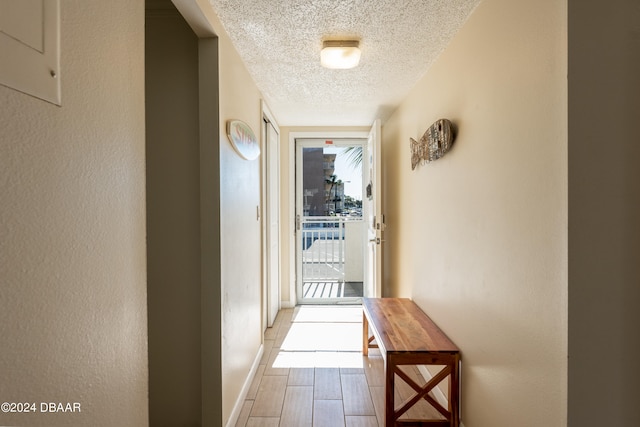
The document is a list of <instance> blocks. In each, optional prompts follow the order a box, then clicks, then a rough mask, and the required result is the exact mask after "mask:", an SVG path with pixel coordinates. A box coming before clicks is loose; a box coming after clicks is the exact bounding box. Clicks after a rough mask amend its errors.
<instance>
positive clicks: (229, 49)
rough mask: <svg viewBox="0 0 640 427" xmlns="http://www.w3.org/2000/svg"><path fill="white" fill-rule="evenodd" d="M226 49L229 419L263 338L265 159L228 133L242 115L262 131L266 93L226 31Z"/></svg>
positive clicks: (223, 184) (225, 360) (223, 216)
mask: <svg viewBox="0 0 640 427" xmlns="http://www.w3.org/2000/svg"><path fill="white" fill-rule="evenodd" d="M218 35H219V49H220V125H221V128H220V192H221V196H220V229H221V242H220V250H221V263H222V375H223V391H224V394H223V419H224V420H225V421H226V420H227V419H228V418H229V416H230V415H231V411H232V409H233V407H234V405H235V404H236V401H237V399H238V397H239V395H240V392H241V389H242V387H243V385H244V383H245V381H246V380H247V378H248V375H249V371H250V368H251V366H252V364H253V362H254V359H255V358H256V356H257V355H258V351H259V348H260V345H261V342H262V317H261V312H262V311H261V289H262V285H261V283H262V282H261V280H262V278H261V270H260V269H261V264H260V263H261V247H260V221H259V220H258V218H257V208H258V206H260V160H259V159H256V160H251V161H248V160H244V159H242V158H241V157H240V156H239V155H238V154H237V153H236V152H235V151H234V149H233V147H232V146H231V144H230V143H229V140H228V138H227V135H226V128H225V126H226V122H227V120H230V119H240V120H243V121H244V122H246V123H247V124H249V125H250V126H251V128H252V129H253V132H254V133H255V134H256V136H258V137H260V134H261V132H260V129H261V127H260V126H261V121H262V117H261V110H260V100H261V94H260V92H259V91H258V89H257V87H256V85H255V83H254V82H253V79H252V78H251V76H250V75H249V73H248V72H247V70H246V68H245V66H244V64H243V63H242V61H241V60H240V57H239V56H238V54H237V52H236V50H235V49H234V47H233V45H232V44H231V42H230V41H229V39H228V37H227V36H226V34H225V33H222V32H221V31H220V32H218Z"/></svg>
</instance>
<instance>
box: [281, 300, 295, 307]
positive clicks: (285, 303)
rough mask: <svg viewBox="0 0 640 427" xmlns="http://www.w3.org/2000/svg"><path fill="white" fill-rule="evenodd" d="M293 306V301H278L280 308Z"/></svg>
mask: <svg viewBox="0 0 640 427" xmlns="http://www.w3.org/2000/svg"><path fill="white" fill-rule="evenodd" d="M295 306H296V305H295V303H294V302H293V301H280V308H294V307H295Z"/></svg>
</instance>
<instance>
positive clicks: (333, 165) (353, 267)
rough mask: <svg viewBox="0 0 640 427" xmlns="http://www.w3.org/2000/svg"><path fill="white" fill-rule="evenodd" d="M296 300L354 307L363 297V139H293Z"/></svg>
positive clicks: (364, 288) (364, 293)
mask: <svg viewBox="0 0 640 427" xmlns="http://www.w3.org/2000/svg"><path fill="white" fill-rule="evenodd" d="M295 144H296V240H297V243H296V272H297V274H296V279H297V280H296V299H297V302H298V304H356V303H358V302H360V301H361V299H362V297H363V296H370V295H369V294H367V293H366V292H365V290H366V285H365V284H364V275H365V273H364V270H365V258H366V243H365V242H366V226H365V224H364V222H365V221H364V218H365V216H364V215H363V210H362V199H363V182H364V180H363V176H364V171H365V169H364V167H363V164H362V162H361V161H359V160H358V159H362V157H363V156H362V154H363V153H364V151H366V140H365V139H364V138H340V139H334V138H331V139H327V138H325V139H321V138H308V139H306V138H300V139H296V142H295Z"/></svg>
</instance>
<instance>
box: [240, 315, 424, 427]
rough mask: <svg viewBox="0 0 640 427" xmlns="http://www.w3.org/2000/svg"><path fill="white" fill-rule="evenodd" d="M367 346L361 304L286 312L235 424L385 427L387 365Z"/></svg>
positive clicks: (270, 334)
mask: <svg viewBox="0 0 640 427" xmlns="http://www.w3.org/2000/svg"><path fill="white" fill-rule="evenodd" d="M361 343H362V307H361V306H302V307H296V308H295V309H284V310H281V311H280V312H279V313H278V316H277V318H276V321H275V323H274V325H273V327H272V328H268V329H267V331H266V332H265V345H264V349H265V350H264V354H263V357H262V360H261V362H260V366H259V368H258V371H257V373H256V376H255V378H254V380H253V383H252V385H251V388H250V390H249V392H248V394H247V398H246V400H245V402H244V406H243V408H242V412H241V414H240V416H239V418H238V422H237V424H236V426H239V427H244V426H247V427H257V426H265V427H268V426H292V427H304V426H313V427H323V426H326V427H341V426H345V427H369V426H372V427H378V426H383V425H384V422H383V420H384V365H383V360H382V357H381V355H380V353H379V352H377V350H372V351H370V355H369V357H363V356H362V352H361V346H362V344H361ZM410 375H411V376H412V377H414V378H418V377H419V378H422V377H421V376H420V374H419V372H418V371H417V369H415V370H414V371H412V372H411V373H410ZM418 381H420V382H421V383H423V382H424V381H422V380H418ZM396 388H397V390H398V394H400V395H399V396H398V398H405V396H403V394H407V393H409V395H410V394H411V393H412V390H406V389H403V388H402V387H398V385H396Z"/></svg>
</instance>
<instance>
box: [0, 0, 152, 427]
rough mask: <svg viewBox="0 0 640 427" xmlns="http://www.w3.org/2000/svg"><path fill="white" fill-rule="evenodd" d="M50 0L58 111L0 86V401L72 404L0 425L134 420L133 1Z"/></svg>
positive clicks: (140, 64) (136, 104)
mask: <svg viewBox="0 0 640 427" xmlns="http://www.w3.org/2000/svg"><path fill="white" fill-rule="evenodd" d="M61 3H62V5H61V18H62V21H61V22H62V23H61V46H62V49H61V70H62V73H61V78H62V106H61V107H56V106H53V105H51V104H48V103H46V102H43V101H40V100H38V99H35V98H32V97H30V96H27V95H24V94H22V93H18V92H16V91H14V90H11V89H8V88H6V87H4V86H0V129H1V131H0V200H2V202H1V204H2V207H1V208H0V336H1V337H2V338H1V342H2V344H1V347H2V350H0V378H1V380H0V401H2V402H5V401H8V402H12V401H13V402H25V401H26V402H37V403H38V406H39V402H49V401H53V402H63V403H66V402H79V403H81V410H82V412H80V413H72V414H47V413H36V414H15V415H10V414H5V413H0V424H2V425H21V426H27V425H28V426H47V427H51V426H53V427H55V426H70V425H78V426H79V425H86V426H89V425H90V426H105V427H111V426H131V427H139V426H145V425H147V423H148V417H147V320H146V319H147V311H146V273H145V270H146V265H145V177H144V141H145V135H144V120H145V117H144V2H142V1H140V0H138V1H130V0H126V1H125V0H116V1H113V2H100V1H94V0H91V1H84V0H83V1H63V2H61ZM0 60H2V61H6V60H9V59H7V58H2V59H0ZM38 409H39V408H38Z"/></svg>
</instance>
